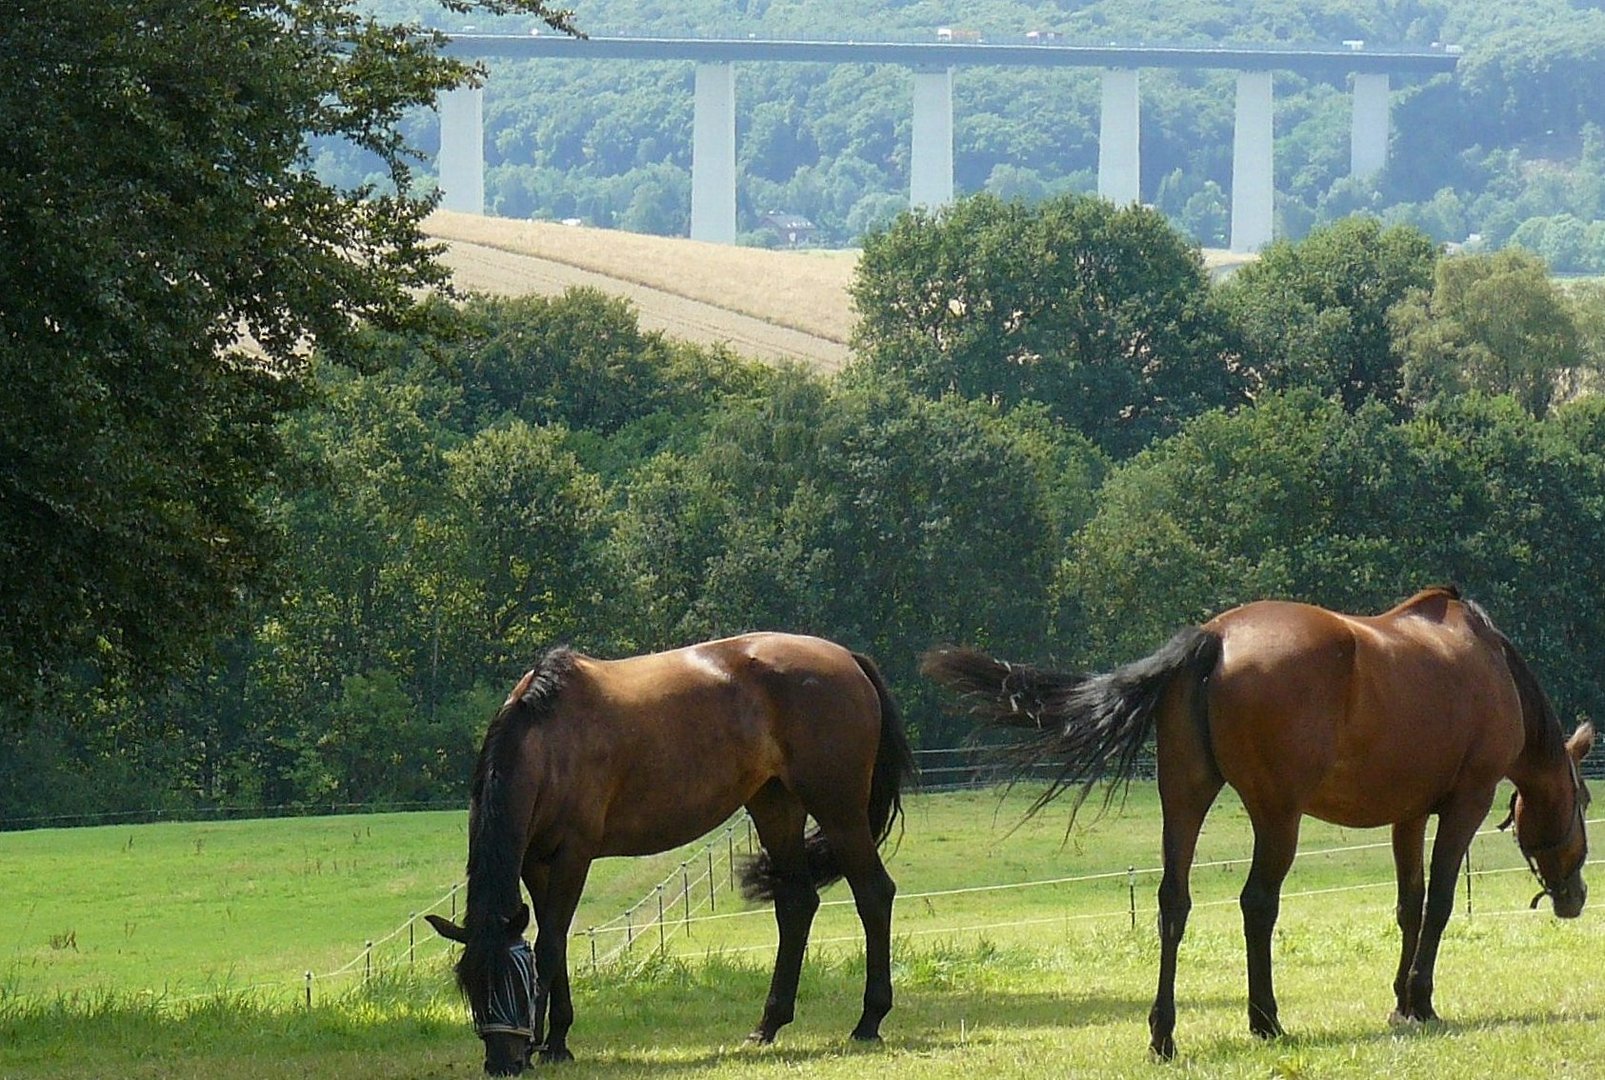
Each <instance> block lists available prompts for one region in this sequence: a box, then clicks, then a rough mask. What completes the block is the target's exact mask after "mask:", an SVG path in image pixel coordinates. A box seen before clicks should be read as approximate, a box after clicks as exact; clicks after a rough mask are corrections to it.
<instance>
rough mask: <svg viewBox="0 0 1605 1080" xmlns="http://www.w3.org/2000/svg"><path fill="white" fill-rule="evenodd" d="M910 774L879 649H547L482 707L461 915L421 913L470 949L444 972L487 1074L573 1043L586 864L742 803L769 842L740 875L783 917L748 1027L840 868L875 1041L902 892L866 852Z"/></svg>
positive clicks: (649, 847) (755, 639)
mask: <svg viewBox="0 0 1605 1080" xmlns="http://www.w3.org/2000/svg"><path fill="white" fill-rule="evenodd" d="M913 773H914V760H913V754H912V752H911V751H910V749H909V744H908V738H907V736H906V734H905V733H904V731H903V725H902V721H901V720H900V719H899V717H898V714H897V710H896V707H895V706H894V705H893V703H892V699H891V696H890V695H889V694H888V693H887V690H886V685H885V683H884V682H883V681H882V680H881V676H880V673H879V672H878V671H877V670H876V668H875V665H874V663H873V662H871V661H870V660H869V658H868V657H864V656H860V655H858V654H857V653H853V652H849V651H848V650H847V649H845V648H843V647H842V646H840V645H836V644H833V643H832V642H829V641H824V640H822V639H820V638H814V637H802V636H797V635H791V634H748V635H745V636H742V637H732V638H725V639H723V640H719V641H709V642H704V643H702V644H700V645H692V646H690V647H688V648H683V649H674V650H672V651H669V652H661V653H653V654H651V655H647V656H636V657H631V658H629V659H625V660H598V659H594V658H592V657H589V656H584V655H581V654H580V653H577V652H574V651H572V650H570V649H567V648H559V649H554V650H552V651H551V652H548V653H547V654H546V655H545V656H544V657H542V659H541V660H540V662H539V663H538V664H537V665H536V667H535V669H534V670H532V671H531V672H529V674H527V675H525V676H524V677H523V679H522V680H520V681H519V683H518V685H517V686H516V687H514V688H513V692H512V694H511V695H510V696H509V697H508V699H507V701H506V703H505V704H504V705H502V707H501V709H500V710H499V711H498V712H497V713H496V716H495V718H494V719H493V720H492V721H491V724H490V728H489V730H488V731H487V732H486V734H485V742H484V745H483V747H482V748H481V750H480V753H479V762H478V764H477V765H476V766H475V768H474V777H473V782H472V786H471V795H470V803H469V815H468V902H467V910H466V914H465V916H464V921H463V925H461V926H458V925H456V924H453V923H451V922H449V921H447V920H446V919H443V918H440V917H439V916H429V921H430V924H431V925H433V926H434V928H435V929H436V930H437V931H438V932H439V933H440V934H442V935H443V936H445V937H447V938H450V939H451V940H453V941H457V942H460V943H462V944H463V945H464V946H465V948H464V950H463V954H462V957H461V959H460V960H459V961H458V964H457V983H458V986H459V988H460V989H461V990H462V992H463V995H464V996H465V997H466V998H467V1000H468V1004H469V1007H470V1010H471V1011H472V1013H473V1018H474V1026H475V1028H476V1030H477V1031H478V1033H479V1035H480V1036H481V1038H482V1039H483V1040H484V1043H485V1071H486V1072H489V1073H492V1074H494V1075H509V1074H511V1075H516V1074H517V1073H519V1072H522V1071H523V1069H524V1068H525V1067H526V1066H527V1065H528V1064H529V1062H530V1060H531V1058H532V1057H533V1055H534V1052H535V1051H536V1050H537V1049H539V1051H540V1056H541V1060H543V1061H547V1062H554V1061H566V1060H570V1059H571V1058H572V1057H573V1055H572V1054H571V1053H570V1052H569V1049H568V1043H567V1039H568V1032H569V1028H570V1027H571V1025H572V1024H573V1021H574V1008H573V1003H572V999H571V996H570V992H569V981H568V963H567V949H568V932H569V923H570V922H571V921H572V919H573V917H574V910H575V908H576V906H577V905H578V904H579V899H580V891H581V889H582V888H583V887H584V885H585V877H586V874H587V873H588V872H589V870H590V866H591V862H592V861H593V860H595V859H597V858H600V857H602V856H605V855H650V854H654V853H657V852H661V851H667V850H669V849H671V848H674V847H678V846H680V845H681V844H686V843H689V842H690V841H692V840H695V839H696V838H697V837H699V836H701V835H703V834H704V833H707V832H708V831H710V830H712V829H714V828H715V827H717V826H718V825H720V824H721V823H722V822H724V821H725V820H726V819H727V818H729V816H730V815H731V814H733V813H734V812H735V811H736V810H737V809H738V808H740V807H743V806H745V807H746V809H747V812H748V813H749V814H750V815H751V816H752V822H753V825H754V826H755V827H756V829H757V833H758V838H759V840H760V841H761V842H762V845H763V851H762V852H761V853H760V854H759V855H758V857H757V858H756V859H754V860H753V861H752V862H751V863H749V865H748V866H746V867H745V868H744V870H743V873H742V879H743V881H742V884H743V891H744V892H745V893H746V895H747V896H748V898H749V899H763V900H772V901H773V902H774V905H775V920H776V922H777V923H778V924H779V930H780V945H779V949H778V952H777V954H776V957H775V970H774V977H773V980H772V982H771V983H770V988H769V998H768V1001H767V1002H766V1004H765V1006H764V1010H763V1016H762V1019H760V1020H759V1022H758V1027H757V1028H756V1030H754V1031H753V1032H752V1035H751V1036H750V1038H751V1039H752V1040H753V1041H756V1042H760V1043H768V1042H771V1041H773V1039H774V1037H775V1033H776V1032H777V1031H779V1030H780V1028H781V1027H782V1026H783V1025H785V1024H787V1023H790V1022H791V1019H792V1012H793V1008H794V1005H795V1002H796V997H797V982H798V978H799V975H800V972H801V968H802V960H803V950H804V947H805V946H806V945H807V942H808V932H809V928H810V926H811V925H812V923H813V918H814V912H815V911H816V910H817V908H818V907H819V891H818V890H819V888H820V887H821V886H823V885H826V884H829V883H831V882H834V881H837V880H840V879H841V878H844V877H845V878H846V879H847V882H848V884H849V885H850V886H851V887H852V891H853V899H854V901H855V902H856V904H857V907H858V915H859V918H860V920H862V922H863V924H864V937H865V953H866V969H867V970H866V974H865V983H864V1011H863V1015H862V1017H861V1018H860V1019H859V1021H858V1026H857V1027H856V1028H854V1029H853V1033H852V1034H853V1038H855V1039H860V1040H877V1039H879V1038H880V1022H881V1020H882V1018H883V1017H885V1016H886V1014H887V1013H888V1012H889V1011H890V1010H891V1007H892V979H891V921H892V900H893V897H894V895H895V894H896V891H897V889H896V886H895V885H893V883H892V879H891V877H890V875H888V874H887V873H886V868H885V867H884V866H883V865H882V864H881V859H880V854H879V851H878V849H879V847H880V846H881V844H882V843H883V842H884V841H885V840H886V838H887V836H888V835H889V834H890V832H891V829H892V825H893V822H894V821H896V820H897V818H898V816H899V814H900V813H901V810H902V797H901V792H902V787H903V784H904V782H905V781H906V780H908V779H910V778H911V777H912V776H913ZM810 815H812V817H813V819H814V822H815V825H814V827H813V828H806V826H807V821H808V818H809V816H810ZM521 878H522V880H523V883H524V885H525V887H526V888H527V889H528V890H529V896H530V900H531V902H532V903H533V905H534V908H535V923H536V928H537V934H536V938H535V945H534V949H533V954H531V950H530V948H529V946H528V945H527V944H526V943H525V942H524V941H523V932H524V929H525V927H526V926H527V925H528V923H529V909H528V908H527V907H526V906H525V905H524V904H523V902H522V899H521V897H520V894H519V887H518V886H519V880H520V879H521ZM548 1010H549V1012H550V1020H551V1025H550V1030H549V1031H548V1032H546V1033H545V1034H544V1036H543V1027H544V1026H545V1023H544V1022H545V1020H546V1017H547V1013H548Z"/></svg>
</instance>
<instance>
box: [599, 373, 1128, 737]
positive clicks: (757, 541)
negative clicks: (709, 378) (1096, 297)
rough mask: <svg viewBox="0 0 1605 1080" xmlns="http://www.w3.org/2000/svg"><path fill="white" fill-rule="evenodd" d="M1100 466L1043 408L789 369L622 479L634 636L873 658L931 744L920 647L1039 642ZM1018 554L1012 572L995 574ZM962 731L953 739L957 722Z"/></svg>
mask: <svg viewBox="0 0 1605 1080" xmlns="http://www.w3.org/2000/svg"><path fill="white" fill-rule="evenodd" d="M1102 470H1103V459H1102V457H1101V455H1099V454H1098V453H1097V452H1096V451H1095V450H1094V449H1093V448H1092V447H1091V446H1090V445H1089V444H1087V443H1086V442H1085V440H1082V439H1079V438H1077V437H1074V436H1069V435H1067V434H1066V433H1065V432H1064V431H1063V429H1062V428H1056V427H1055V426H1054V425H1053V424H1052V422H1051V421H1049V420H1048V419H1047V418H1046V416H1045V415H1044V413H1043V411H1042V410H1041V409H1040V408H1034V409H1033V408H1026V409H1020V410H1016V411H1015V412H1013V413H1010V414H1008V415H1006V416H1005V415H1000V414H999V412H998V411H997V410H996V408H995V407H993V406H990V405H987V404H983V403H979V402H971V401H965V400H963V399H961V398H958V397H956V396H954V395H948V396H945V397H943V398H940V399H936V400H927V399H924V398H921V397H918V396H914V395H911V394H909V393H908V391H907V390H906V389H904V388H903V387H901V386H900V385H899V384H897V383H896V382H895V381H890V380H885V379H876V378H857V379H853V380H849V381H847V382H845V383H842V384H840V385H837V386H834V387H828V386H826V385H825V384H823V383H822V382H821V381H820V380H819V379H818V378H817V377H814V376H810V375H806V374H804V373H802V372H789V373H786V374H784V375H783V376H782V377H781V378H779V379H778V380H777V381H776V384H775V385H774V387H773V388H772V389H771V392H770V393H769V394H768V395H766V396H765V397H763V398H755V399H752V400H750V401H748V402H746V403H743V404H735V403H733V404H732V405H731V406H730V407H729V408H728V409H726V410H725V411H724V412H723V413H721V414H720V415H719V416H718V417H717V418H716V420H715V422H714V423H713V425H712V426H711V427H710V429H709V431H708V434H707V437H706V439H705V440H704V441H703V443H702V445H701V446H700V447H699V448H698V449H697V450H696V451H694V452H691V453H688V454H685V455H684V456H681V455H673V456H667V455H666V456H663V457H660V458H659V459H657V460H655V461H654V462H652V463H650V464H649V465H648V466H647V467H646V468H645V469H643V470H642V472H641V473H640V474H639V475H638V476H637V477H635V478H633V479H632V480H631V481H630V483H629V502H628V506H627V508H626V509H625V511H624V512H623V514H622V515H621V518H622V522H621V531H620V533H619V534H618V536H617V538H616V541H617V543H618V546H619V550H620V555H619V563H620V565H621V566H622V567H624V568H625V571H626V574H627V577H628V578H629V580H631V581H632V582H633V583H634V587H633V588H632V590H631V592H632V594H633V595H636V596H639V597H640V599H639V600H638V601H637V602H636V603H635V604H634V605H632V607H633V608H634V609H635V610H636V611H637V612H638V613H639V614H638V617H637V618H636V619H635V620H633V622H632V625H634V626H635V627H638V628H639V629H638V630H637V632H636V633H637V640H638V642H639V644H640V645H641V646H642V647H649V646H650V647H660V646H661V645H664V644H671V643H681V642H684V641H688V640H694V639H697V638H702V637H708V636H713V635H719V634H727V633H734V632H738V631H743V630H751V629H785V630H798V631H804V632H810V633H818V634H823V635H826V636H830V637H834V638H837V639H838V640H842V641H844V642H847V643H848V644H850V645H852V646H853V647H855V648H860V649H864V650H867V651H869V652H870V653H872V654H873V655H874V656H875V657H876V659H877V660H879V661H880V663H881V664H882V667H883V669H884V670H885V671H886V673H887V676H888V678H889V679H891V680H892V681H893V683H894V685H895V688H896V691H897V693H898V694H899V697H900V699H901V700H904V702H905V705H907V706H909V711H910V714H911V715H916V714H917V715H921V716H927V717H929V719H928V721H920V723H921V726H922V729H923V730H924V731H925V733H926V735H927V736H928V737H930V736H933V735H934V734H935V731H936V727H933V726H932V725H940V723H941V721H939V720H938V719H937V718H936V717H937V715H938V714H939V712H940V710H939V709H937V708H936V707H935V702H934V700H933V699H932V697H931V695H930V693H929V687H927V686H923V685H922V684H921V682H920V680H918V679H917V678H916V677H915V674H914V670H913V668H914V660H915V657H916V656H917V655H918V654H919V652H920V651H922V650H923V649H925V648H927V647H929V646H930V645H932V644H934V643H936V642H938V641H944V640H964V641H972V642H979V643H981V644H985V645H991V646H994V647H997V648H999V649H1000V650H1007V651H1016V652H1017V651H1019V650H1020V649H1022V648H1024V647H1026V646H1027V644H1028V643H1030V644H1031V645H1033V646H1034V645H1035V644H1036V643H1037V642H1039V641H1040V640H1041V639H1042V638H1044V637H1045V636H1047V635H1048V632H1049V629H1050V624H1049V616H1050V613H1051V603H1050V593H1049V587H1050V584H1051V577H1052V568H1053V565H1054V561H1055V560H1056V558H1057V555H1058V552H1059V550H1060V548H1061V545H1062V543H1063V539H1064V537H1065V536H1066V535H1067V534H1068V531H1069V530H1070V529H1073V528H1075V527H1076V526H1077V525H1079V524H1080V522H1081V521H1082V520H1084V518H1085V515H1086V514H1088V513H1090V512H1091V507H1092V490H1093V488H1094V487H1095V485H1096V482H1097V478H1098V477H1099V476H1101V475H1102ZM1000 566H1007V567H1008V570H1007V572H998V571H997V570H996V569H995V568H997V567H1000ZM949 735H951V733H949Z"/></svg>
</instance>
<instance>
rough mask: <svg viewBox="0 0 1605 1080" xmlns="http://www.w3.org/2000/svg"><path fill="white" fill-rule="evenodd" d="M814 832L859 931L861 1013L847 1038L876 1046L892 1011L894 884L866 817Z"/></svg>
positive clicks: (825, 824)
mask: <svg viewBox="0 0 1605 1080" xmlns="http://www.w3.org/2000/svg"><path fill="white" fill-rule="evenodd" d="M815 816H816V817H817V816H818V815H817V814H816V815H815ZM820 828H821V830H822V831H823V832H824V834H825V838H826V840H827V842H828V843H829V844H830V845H831V847H832V849H834V852H835V855H836V858H837V862H838V865H839V866H840V867H841V870H842V876H843V877H845V878H846V879H847V884H848V886H849V887H850V888H851V889H852V890H853V903H854V905H855V906H856V907H857V909H858V920H859V922H860V923H862V924H863V927H864V1011H863V1014H862V1015H861V1016H860V1017H859V1019H858V1024H857V1026H856V1027H854V1028H853V1034H852V1037H853V1038H854V1039H856V1040H858V1041H860V1042H879V1041H880V1037H881V1036H880V1025H881V1021H882V1020H884V1019H885V1018H886V1014H887V1013H889V1012H891V1011H892V905H893V902H894V901H895V900H896V898H897V884H896V883H895V882H894V881H892V876H891V875H890V874H888V873H887V872H886V864H885V863H883V862H882V861H881V857H880V852H879V851H877V850H876V848H875V838H874V837H873V836H872V835H871V834H870V830H869V821H868V819H867V818H866V817H864V816H863V815H859V817H858V820H856V821H853V822H850V823H843V824H836V823H835V822H832V821H824V822H821V824H820Z"/></svg>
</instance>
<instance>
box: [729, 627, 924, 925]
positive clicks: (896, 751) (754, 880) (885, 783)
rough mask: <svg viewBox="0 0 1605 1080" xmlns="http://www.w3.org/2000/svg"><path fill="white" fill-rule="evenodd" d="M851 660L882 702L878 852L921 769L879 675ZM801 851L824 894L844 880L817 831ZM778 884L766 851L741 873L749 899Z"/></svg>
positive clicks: (875, 792) (874, 826) (875, 789)
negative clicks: (907, 788) (907, 786)
mask: <svg viewBox="0 0 1605 1080" xmlns="http://www.w3.org/2000/svg"><path fill="white" fill-rule="evenodd" d="M853 659H854V660H856V661H858V666H859V667H860V668H862V669H863V671H864V674H865V675H867V676H869V681H870V682H871V683H873V684H874V685H875V694H876V696H878V697H879V698H880V703H881V739H880V746H879V747H878V748H877V749H876V751H875V767H874V771H873V772H872V773H871V774H870V780H869V831H870V834H871V835H872V836H873V837H874V838H875V845H876V846H877V847H879V846H880V845H882V844H884V843H886V838H887V837H888V836H890V835H891V834H892V826H893V825H894V824H896V823H897V821H898V819H899V818H901V817H902V815H903V785H904V784H906V783H908V782H910V781H912V780H913V779H914V778H915V776H916V775H917V774H918V768H917V767H916V766H915V764H914V750H913V748H912V747H910V746H909V744H908V733H907V732H906V731H904V730H903V718H902V716H901V715H900V714H899V713H898V711H897V703H896V702H894V701H893V700H892V695H891V692H890V691H889V690H887V688H886V681H885V680H884V679H882V678H881V673H880V670H879V669H878V668H876V667H875V662H874V661H873V660H871V659H870V658H869V657H867V656H863V655H861V654H859V653H854V654H853ZM803 851H804V852H805V853H806V854H807V856H808V876H809V877H811V878H812V879H813V882H814V886H815V887H816V888H821V889H822V888H824V887H825V886H827V885H833V884H835V883H836V882H838V881H840V880H841V878H842V869H841V864H840V862H839V861H838V860H837V858H836V853H835V852H834V851H832V850H831V847H830V843H829V842H828V841H827V840H826V839H825V836H824V834H823V833H822V832H820V831H819V828H818V827H817V826H816V827H814V828H812V829H809V830H808V835H807V836H805V837H803ZM777 881H778V878H777V876H776V874H775V868H774V865H773V864H772V863H771V862H770V859H769V853H768V852H767V851H760V852H759V853H758V854H757V855H755V856H754V857H753V858H751V859H749V860H748V861H747V863H746V865H745V866H743V867H742V868H741V894H742V895H743V896H745V897H746V898H747V899H748V900H762V901H771V900H773V899H774V898H775V885H776V884H777Z"/></svg>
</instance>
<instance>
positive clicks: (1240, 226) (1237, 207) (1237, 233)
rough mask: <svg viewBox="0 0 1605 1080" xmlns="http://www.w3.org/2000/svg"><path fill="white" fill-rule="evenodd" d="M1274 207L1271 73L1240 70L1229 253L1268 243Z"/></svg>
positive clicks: (1234, 132)
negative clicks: (1230, 248)
mask: <svg viewBox="0 0 1605 1080" xmlns="http://www.w3.org/2000/svg"><path fill="white" fill-rule="evenodd" d="M1275 208H1276V189H1275V174H1274V169H1273V162H1272V156H1271V73H1270V72H1269V71H1240V72H1238V74H1237V122H1236V126H1235V128H1234V129H1233V133H1232V239H1231V245H1232V250H1233V251H1238V252H1245V251H1258V250H1259V249H1260V248H1262V247H1264V246H1265V245H1266V244H1269V243H1270V242H1271V230H1272V223H1273V221H1274V218H1275Z"/></svg>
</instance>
